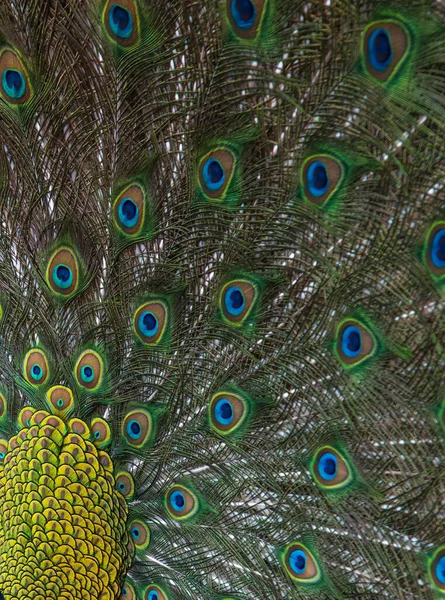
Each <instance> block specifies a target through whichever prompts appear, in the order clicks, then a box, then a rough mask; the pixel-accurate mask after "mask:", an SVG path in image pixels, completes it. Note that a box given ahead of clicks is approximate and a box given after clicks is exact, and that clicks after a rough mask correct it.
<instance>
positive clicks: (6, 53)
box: [0, 48, 32, 105]
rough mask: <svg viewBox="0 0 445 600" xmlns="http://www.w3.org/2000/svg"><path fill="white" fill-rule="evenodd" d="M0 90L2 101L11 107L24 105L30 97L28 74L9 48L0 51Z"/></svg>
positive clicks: (16, 55)
mask: <svg viewBox="0 0 445 600" xmlns="http://www.w3.org/2000/svg"><path fill="white" fill-rule="evenodd" d="M0 90H1V95H2V98H3V100H5V102H7V103H8V104H13V105H22V104H25V103H26V102H28V100H29V99H30V98H31V96H32V88H31V83H30V81H29V77H28V74H27V72H26V71H25V68H24V66H23V63H22V61H21V60H20V58H19V56H18V54H17V53H16V52H15V51H14V50H12V49H11V48H3V49H2V50H0Z"/></svg>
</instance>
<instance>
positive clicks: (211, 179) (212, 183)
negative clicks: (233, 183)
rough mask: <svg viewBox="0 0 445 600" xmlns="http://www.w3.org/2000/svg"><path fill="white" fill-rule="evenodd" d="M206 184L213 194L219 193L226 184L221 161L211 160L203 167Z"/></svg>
mask: <svg viewBox="0 0 445 600" xmlns="http://www.w3.org/2000/svg"><path fill="white" fill-rule="evenodd" d="M202 175H203V179H204V183H205V185H206V186H207V188H208V189H209V190H211V191H212V192H216V191H218V190H219V189H220V188H221V187H222V186H223V184H224V181H225V179H226V174H225V172H224V169H223V166H222V165H221V163H220V161H219V160H218V159H216V158H209V159H207V160H206V162H205V163H204V167H203V174H202Z"/></svg>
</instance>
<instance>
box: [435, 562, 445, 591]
mask: <svg viewBox="0 0 445 600" xmlns="http://www.w3.org/2000/svg"><path fill="white" fill-rule="evenodd" d="M436 577H437V579H438V581H440V583H442V584H443V585H445V556H442V557H441V558H440V559H439V560H438V561H437V564H436Z"/></svg>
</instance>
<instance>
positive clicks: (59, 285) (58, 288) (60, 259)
mask: <svg viewBox="0 0 445 600" xmlns="http://www.w3.org/2000/svg"><path fill="white" fill-rule="evenodd" d="M46 282H47V284H48V285H49V287H50V288H51V289H52V291H53V292H54V293H55V294H58V295H59V296H63V297H67V296H69V295H71V294H73V293H74V292H75V291H76V290H77V286H78V284H79V263H78V261H77V258H76V255H75V254H74V252H73V251H72V250H71V249H70V248H68V247H67V246H62V247H61V248H59V249H58V250H56V251H55V252H54V253H53V254H52V256H51V258H50V259H49V261H48V267H47V269H46Z"/></svg>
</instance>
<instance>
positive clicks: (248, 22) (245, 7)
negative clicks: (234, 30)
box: [230, 0, 256, 29]
mask: <svg viewBox="0 0 445 600" xmlns="http://www.w3.org/2000/svg"><path fill="white" fill-rule="evenodd" d="M230 9H231V13H232V18H233V20H234V21H235V23H236V25H237V26H238V27H240V28H241V29H249V28H250V27H252V25H253V23H254V22H255V17H256V8H255V4H254V3H253V2H252V0H232V3H231V7H230Z"/></svg>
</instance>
